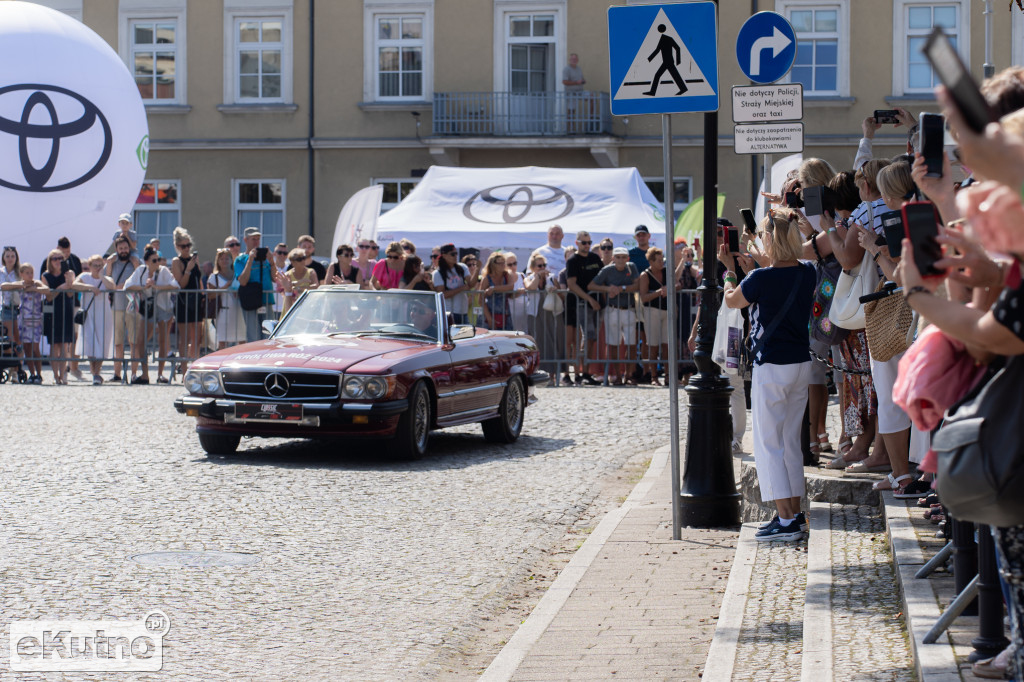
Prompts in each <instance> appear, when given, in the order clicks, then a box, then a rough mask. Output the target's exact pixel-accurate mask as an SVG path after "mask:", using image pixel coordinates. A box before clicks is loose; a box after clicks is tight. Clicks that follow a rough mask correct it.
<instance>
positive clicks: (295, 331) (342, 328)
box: [274, 287, 439, 342]
mask: <svg viewBox="0 0 1024 682" xmlns="http://www.w3.org/2000/svg"><path fill="white" fill-rule="evenodd" d="M438 322H439V321H438V316H437V294H434V293H431V292H422V291H401V292H399V291H359V290H351V289H341V288H335V287H321V288H319V289H314V290H311V291H308V292H306V294H305V295H303V296H302V298H300V299H299V300H298V301H297V302H296V303H295V305H294V306H293V307H292V309H291V310H290V311H288V315H287V316H286V317H285V318H284V320H282V321H281V324H279V325H278V326H277V328H276V329H275V330H274V337H280V336H298V335H302V334H340V335H354V336H355V335H381V336H405V337H409V338H420V339H423V340H429V341H432V342H433V341H437V340H438V337H439V328H438Z"/></svg>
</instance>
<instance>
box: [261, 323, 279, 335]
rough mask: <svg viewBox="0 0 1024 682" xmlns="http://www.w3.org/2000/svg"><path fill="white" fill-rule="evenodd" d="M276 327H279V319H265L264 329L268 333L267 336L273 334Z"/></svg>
mask: <svg viewBox="0 0 1024 682" xmlns="http://www.w3.org/2000/svg"><path fill="white" fill-rule="evenodd" d="M275 329H277V320H263V331H265V332H266V333H267V336H270V335H271V334H273V333H274V330H275Z"/></svg>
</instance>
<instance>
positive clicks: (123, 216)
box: [117, 213, 132, 223]
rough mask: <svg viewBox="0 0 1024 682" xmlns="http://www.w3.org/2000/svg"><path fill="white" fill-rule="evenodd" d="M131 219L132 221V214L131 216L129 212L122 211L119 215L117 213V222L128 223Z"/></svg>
mask: <svg viewBox="0 0 1024 682" xmlns="http://www.w3.org/2000/svg"><path fill="white" fill-rule="evenodd" d="M131 221H132V216H131V214H130V213H122V214H121V215H119V216H118V217H117V222H119V223H121V222H129V223H130V222H131Z"/></svg>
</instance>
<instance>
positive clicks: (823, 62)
mask: <svg viewBox="0 0 1024 682" xmlns="http://www.w3.org/2000/svg"><path fill="white" fill-rule="evenodd" d="M849 9H850V8H849V3H848V2H831V3H822V2H820V1H819V2H808V1H807V0H780V1H779V2H776V10H777V11H779V12H780V13H782V14H783V15H784V16H785V17H786V18H787V19H789V23H791V24H792V25H793V30H794V31H796V39H797V47H796V59H795V60H794V62H793V68H792V69H791V70H790V72H789V74H788V76H787V77H786V80H787V81H788V82H790V83H801V84H803V86H804V94H805V95H817V96H824V97H846V96H848V95H849V90H850V87H849V82H850V77H849V66H848V65H849V54H850V48H849V33H850V12H849Z"/></svg>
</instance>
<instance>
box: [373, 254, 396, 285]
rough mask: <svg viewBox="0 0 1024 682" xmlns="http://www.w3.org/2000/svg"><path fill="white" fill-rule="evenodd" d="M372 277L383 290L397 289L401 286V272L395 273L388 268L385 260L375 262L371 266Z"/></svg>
mask: <svg viewBox="0 0 1024 682" xmlns="http://www.w3.org/2000/svg"><path fill="white" fill-rule="evenodd" d="M373 276H374V277H376V278H377V281H378V282H380V284H381V286H382V287H384V288H385V289H398V288H399V287H401V286H402V271H401V270H398V271H397V272H396V271H395V270H392V269H391V268H389V267H388V262H387V260H386V259H384V260H379V261H377V264H376V265H374V266H373Z"/></svg>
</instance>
